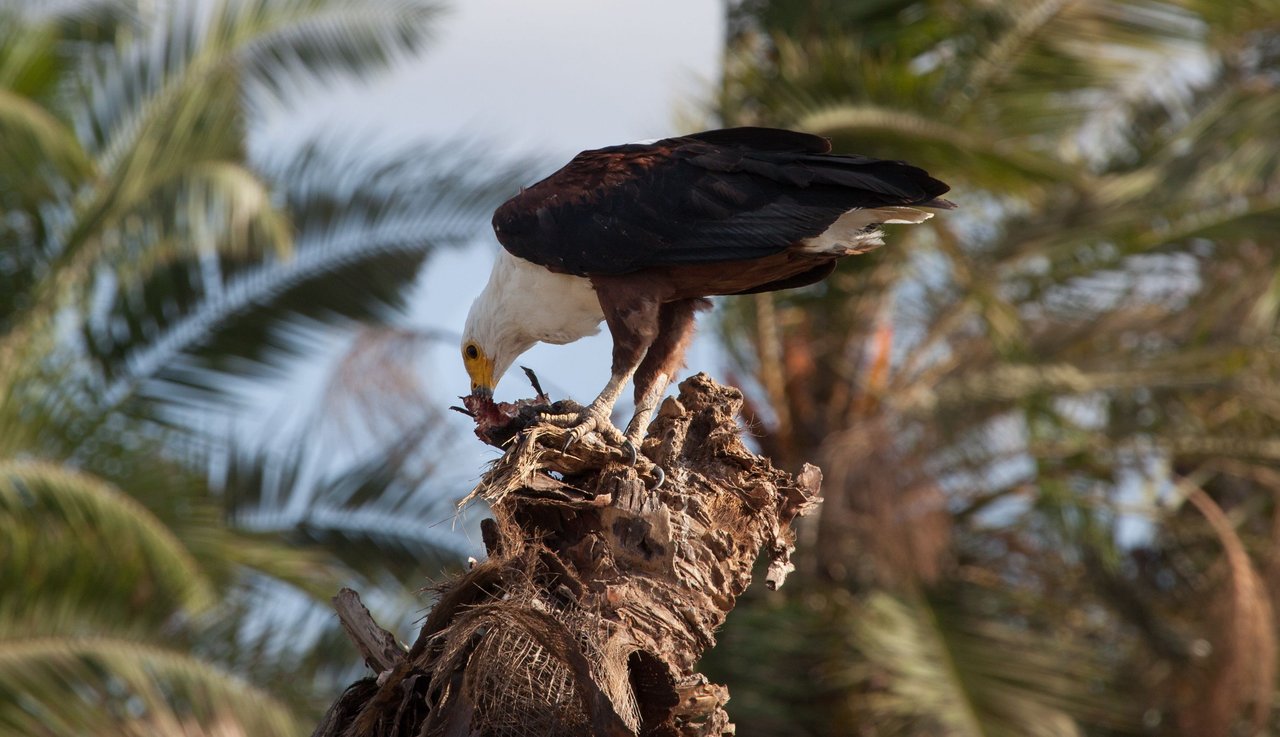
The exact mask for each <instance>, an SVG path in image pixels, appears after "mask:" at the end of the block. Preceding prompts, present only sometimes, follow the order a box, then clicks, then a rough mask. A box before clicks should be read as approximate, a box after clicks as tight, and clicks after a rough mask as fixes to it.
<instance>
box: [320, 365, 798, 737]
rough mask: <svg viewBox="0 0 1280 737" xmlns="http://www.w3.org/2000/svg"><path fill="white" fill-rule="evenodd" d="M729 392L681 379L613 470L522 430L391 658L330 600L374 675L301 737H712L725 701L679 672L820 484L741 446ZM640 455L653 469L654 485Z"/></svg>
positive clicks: (778, 573) (588, 452)
mask: <svg viewBox="0 0 1280 737" xmlns="http://www.w3.org/2000/svg"><path fill="white" fill-rule="evenodd" d="M741 405H742V395H741V394H740V393H739V392H738V391H737V390H735V389H731V388H726V387H722V386H720V385H718V384H716V383H715V382H713V381H711V380H710V379H709V378H707V377H706V376H705V375H702V374H699V375H697V376H694V377H692V378H690V379H688V380H687V381H685V382H684V383H683V384H681V386H680V394H679V397H678V398H673V399H668V400H667V401H666V403H665V404H663V406H662V408H661V410H660V411H659V413H658V416H657V418H656V419H655V420H654V422H653V423H652V425H651V426H650V428H649V435H648V438H647V439H646V441H645V443H644V448H643V455H642V457H641V459H640V460H639V462H638V463H637V464H636V465H635V466H634V467H633V466H628V465H625V464H624V463H622V462H621V460H620V459H619V457H618V456H619V454H618V452H617V451H616V450H615V449H612V448H608V447H605V446H603V445H601V444H599V443H596V442H594V441H592V440H590V439H588V441H584V442H583V443H580V444H579V445H576V446H574V447H573V448H570V450H569V452H568V453H562V452H561V451H560V450H559V448H560V445H561V443H562V442H563V441H562V435H563V431H561V430H558V429H556V428H551V427H547V426H543V425H535V426H533V427H532V428H530V429H528V430H526V431H523V432H521V433H520V434H518V435H517V436H516V437H515V439H514V440H513V441H512V444H511V447H510V448H509V450H508V451H507V453H506V454H505V455H504V456H503V457H502V458H501V459H500V460H499V461H497V462H496V463H495V465H494V466H493V468H492V469H491V470H490V471H489V472H488V473H487V474H486V475H485V477H484V479H483V480H482V481H481V483H480V485H479V487H477V489H476V491H475V492H474V494H475V495H478V496H480V497H482V498H484V499H485V500H486V501H488V502H489V504H490V507H491V509H492V512H493V518H492V519H486V520H485V521H484V523H483V524H482V530H483V533H484V541H485V545H486V547H487V548H488V559H487V560H485V561H483V562H481V563H479V564H477V565H475V566H474V567H473V568H472V569H471V570H469V571H468V572H466V573H465V574H463V575H461V576H459V577H458V578H456V579H454V580H453V581H451V582H449V583H448V584H446V585H445V586H443V587H441V588H440V590H439V598H438V600H437V602H436V604H435V607H434V608H433V609H432V611H431V613H430V615H428V617H427V620H426V623H425V624H424V625H423V628H422V630H421V633H420V634H419V636H418V638H417V641H416V642H415V643H414V645H413V647H412V648H410V649H409V650H408V651H405V650H404V649H402V648H400V647H398V646H396V645H395V644H394V639H393V638H391V636H390V635H389V634H387V633H386V632H384V631H383V630H381V628H379V627H378V626H377V625H376V624H375V623H374V622H373V620H372V619H371V618H370V617H369V613H368V611H367V610H366V609H364V607H363V606H362V605H360V603H359V599H358V597H356V596H355V594H354V593H353V592H349V591H344V592H343V593H342V594H340V595H339V596H338V597H337V598H336V599H335V604H336V606H337V608H338V611H339V616H340V617H341V619H342V621H343V624H344V626H345V627H346V629H347V632H348V633H349V634H350V635H351V638H352V641H353V642H355V643H356V645H357V646H358V647H359V648H360V651H361V652H362V653H363V655H364V657H365V662H366V663H367V664H368V665H369V667H370V668H372V669H373V670H374V671H375V672H376V673H377V674H378V675H377V676H376V677H375V678H368V679H364V680H361V681H359V682H357V683H355V684H353V685H352V686H351V687H350V688H348V689H347V691H346V692H345V693H343V695H342V696H341V697H340V698H339V699H338V700H337V702H335V703H334V705H333V706H332V707H331V708H330V710H329V712H328V713H327V714H326V715H325V719H324V721H323V722H322V723H321V724H320V726H319V727H317V729H316V731H315V733H314V734H315V735H317V736H320V737H339V736H351V737H355V736H357V735H358V736H361V737H365V736H367V737H374V736H377V737H384V736H385V737H390V736H392V735H396V736H403V737H415V736H422V737H435V736H446V735H447V736H450V737H452V736H455V735H457V736H459V737H461V736H471V735H483V736H485V737H488V736H489V735H494V736H497V735H504V736H505V735H522V736H523V735H558V736H563V735H609V736H618V737H622V736H629V735H670V736H676V735H679V736H681V737H693V736H694V735H725V734H732V733H733V725H732V724H730V722H729V719H728V716H727V714H726V713H725V711H724V709H723V706H724V704H725V702H726V701H728V692H727V690H726V689H725V688H724V687H723V686H719V685H716V684H713V683H709V682H708V681H707V680H706V679H705V678H704V677H702V676H701V675H699V674H698V673H696V672H695V670H694V668H695V665H696V664H697V661H698V659H699V658H700V657H701V655H702V653H703V652H704V651H705V650H706V649H707V648H709V647H711V646H712V645H713V644H714V643H715V636H714V635H715V631H716V629H717V628H718V627H719V626H720V625H721V624H722V623H723V622H724V619H725V616H726V615H727V614H728V613H729V611H730V610H731V609H732V608H733V606H734V602H735V599H736V597H737V596H738V595H739V594H741V593H742V591H743V590H744V589H746V587H747V585H748V584H749V583H750V582H751V572H752V567H753V565H754V563H755V561H756V559H757V558H758V556H759V554H760V552H761V550H764V552H765V553H766V554H767V556H768V560H769V564H768V573H767V575H766V584H767V585H769V586H770V587H771V588H776V587H777V586H779V585H781V584H782V581H783V579H784V578H785V577H786V574H787V573H788V572H789V571H790V570H791V563H790V554H791V551H792V543H793V534H792V531H791V522H792V521H793V520H794V519H795V518H796V517H797V516H799V515H801V514H804V513H805V512H806V511H808V510H810V509H811V508H813V507H814V506H815V505H816V504H817V502H818V489H819V484H820V482H821V474H820V472H819V471H818V469H817V468H816V467H813V466H806V467H805V469H804V470H803V471H802V472H801V473H800V474H799V476H796V477H793V476H791V475H790V474H787V473H784V472H782V471H779V470H777V469H775V468H773V467H772V465H771V464H770V463H769V461H768V459H766V458H762V457H759V456H756V455H754V454H752V453H751V452H749V451H748V450H747V449H746V447H745V446H744V445H743V444H742V442H741V440H740V439H739V433H738V426H737V422H736V418H737V413H738V411H739V409H740V408H741ZM654 464H657V465H659V466H661V467H662V468H663V469H665V471H666V480H665V482H664V483H663V485H662V486H661V487H660V488H658V489H650V488H647V485H652V483H653V482H654V480H655V478H656V474H655V472H654Z"/></svg>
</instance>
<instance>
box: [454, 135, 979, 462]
mask: <svg viewBox="0 0 1280 737" xmlns="http://www.w3.org/2000/svg"><path fill="white" fill-rule="evenodd" d="M948 189H949V187H948V186H947V185H946V184H943V183H942V182H940V181H938V180H937V179H934V178H933V177H931V176H929V174H928V173H926V172H925V171H924V170H922V169H919V168H917V167H914V166H911V165H909V164H907V163H904V162H901V161H887V160H881V159H875V158H870V157H866V156H858V155H853V154H833V153H831V142H830V141H829V140H828V139H826V138H823V137H820V136H816V135H811V134H807V133H799V132H795V131H789V130H781V129H774V128H757V127H744V128H727V129H722V130H712V131H705V132H702V133H694V134H691V135H685V136H679V137H675V138H667V139H663V140H658V141H651V142H643V143H632V144H626V145H621V146H610V147H607V148H601V149H597V150H591V151H584V152H582V153H580V154H578V155H577V156H576V157H574V158H573V160H572V161H570V162H569V163H568V164H566V165H565V166H564V167H563V168H561V169H560V170H559V171H557V172H555V173H554V174H552V175H551V176H549V177H547V178H546V179H543V180H542V181H540V182H538V183H536V184H534V185H532V186H530V187H527V188H523V189H522V190H521V191H520V193H519V194H517V195H516V196H514V197H512V198H511V199H509V200H507V201H506V202H505V203H504V204H503V205H501V206H500V207H499V208H498V209H497V211H496V212H495V213H494V216H493V231H494V234H495V235H496V236H497V238H498V241H499V242H500V243H501V244H502V246H503V248H502V249H501V250H500V251H499V253H498V257H497V260H496V261H495V263H494V265H493V271H492V273H491V274H490V276H489V281H488V283H487V284H486V285H485V287H484V289H483V290H482V292H481V293H480V296H479V297H477V298H476V300H475V302H474V303H473V304H472V306H471V311H470V313H469V314H468V315H467V321H466V326H465V328H464V331H463V338H462V361H463V364H464V366H465V367H466V370H467V373H468V375H469V376H470V378H471V391H472V396H479V397H485V398H487V397H491V396H492V392H493V389H494V387H495V385H496V384H497V383H498V380H499V379H500V378H501V377H502V375H503V374H504V373H505V372H506V371H507V369H508V368H510V367H511V365H512V363H513V362H514V361H515V359H516V357H517V356H519V355H520V354H522V353H524V352H525V351H526V350H528V349H529V348H531V347H532V346H533V345H534V344H536V343H539V342H541V343H553V344H565V343H571V342H573V341H575V340H578V339H580V338H583V337H586V336H588V335H594V334H595V333H597V332H598V331H599V326H600V323H601V322H604V323H605V324H606V325H607V326H608V328H609V333H610V334H611V335H612V337H613V363H612V374H611V376H610V377H609V381H608V383H607V384H605V386H604V389H603V390H602V391H601V392H600V394H599V395H598V396H597V397H596V398H595V400H594V401H592V402H591V403H590V404H589V405H587V406H586V407H584V408H583V409H582V410H581V411H580V412H576V413H571V414H559V415H556V414H549V415H544V416H542V418H541V419H542V420H543V421H546V422H550V423H552V424H555V425H558V426H560V427H564V428H568V429H569V432H568V433H567V440H566V443H565V447H566V448H568V447H569V446H570V445H571V444H573V443H574V442H576V441H578V440H580V439H581V438H582V437H583V436H585V435H586V434H587V433H589V432H592V431H594V432H597V433H599V434H600V435H601V436H602V437H603V438H605V439H606V440H608V441H610V442H612V443H614V444H616V445H619V446H629V450H630V451H631V453H632V454H633V457H634V452H635V448H636V447H638V446H639V443H640V441H641V440H642V436H643V434H644V431H645V428H646V427H647V424H648V421H649V417H650V415H651V414H652V413H653V410H654V408H655V407H656V406H657V404H658V402H659V400H660V399H661V398H662V395H663V393H664V392H665V391H666V388H667V384H668V383H669V382H670V381H671V379H672V376H673V375H674V374H675V372H676V371H677V370H679V369H680V368H682V367H683V365H684V354H685V349H686V348H687V347H688V345H689V342H690V339H691V338H692V336H693V331H694V325H695V316H696V313H697V312H698V311H699V310H701V309H704V308H706V307H707V306H709V304H710V303H709V302H708V300H707V298H708V297H713V296H721V295H737V294H754V293H758V292H771V291H775V290H780V289H791V288H794V287H802V286H806V285H809V284H813V283H815V282H818V281H820V280H822V279H824V278H825V277H827V276H828V275H829V274H831V272H832V271H833V270H834V269H835V268H836V263H837V262H838V261H839V260H840V259H841V258H843V257H845V256H850V255H853V254H858V253H864V252H866V251H868V250H871V249H873V248H875V247H877V246H880V245H882V244H883V234H882V232H881V230H880V226H881V225H883V224H888V223H904V224H912V223H922V222H924V221H925V220H928V219H929V218H930V217H932V215H933V213H932V212H929V211H927V210H923V209H919V208H932V209H950V208H953V207H955V205H953V204H952V203H951V202H948V201H947V200H944V199H941V196H942V195H943V194H945V193H946V192H947V191H948ZM628 381H633V382H634V384H635V412H634V414H633V415H632V417H631V421H630V422H629V423H628V424H627V427H626V429H625V431H620V430H619V429H618V428H616V427H615V426H614V425H613V422H612V419H611V415H612V412H613V407H614V404H615V403H616V402H617V401H618V398H619V396H621V394H622V392H623V391H624V389H625V387H626V385H627V382H628Z"/></svg>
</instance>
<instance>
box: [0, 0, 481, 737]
mask: <svg viewBox="0 0 1280 737" xmlns="http://www.w3.org/2000/svg"><path fill="white" fill-rule="evenodd" d="M435 17H436V9H435V8H434V7H433V6H431V5H428V4H424V3H421V2H415V1H412V0H380V1H379V2H374V3H369V2H363V1H357V0H234V1H228V2H215V3H207V2H203V3H197V2H180V3H173V4H155V3H143V2H137V3H128V2H106V1H104V2H100V3H74V4H69V5H66V6H62V7H58V8H53V9H50V8H49V7H48V5H47V4H42V3H38V2H36V3H29V4H26V5H16V6H15V5H13V4H11V5H8V6H6V7H5V8H4V9H3V10H0V527H2V528H3V529H4V530H5V533H4V535H3V536H0V594H2V595H0V731H4V732H6V733H17V734H30V735H63V734H113V735H114V734H156V733H164V734H176V733H182V734H193V735H194V734H255V735H258V734H262V735H267V734H300V733H303V732H304V731H305V730H306V729H307V728H308V726H307V725H308V723H309V722H310V717H311V716H314V710H315V709H316V708H318V707H321V706H323V704H325V703H327V701H328V700H329V699H330V697H331V694H329V693H328V692H327V691H326V689H329V688H332V687H333V686H334V685H335V684H338V683H342V682H345V681H347V680H350V678H349V673H348V672H347V670H346V669H347V667H348V666H347V664H348V663H351V662H354V660H355V659H354V657H353V655H352V651H350V650H348V649H345V648H344V647H343V646H342V645H340V636H339V635H338V633H337V632H336V631H335V630H336V627H335V626H334V624H333V623H332V621H331V618H330V617H329V614H328V609H327V599H328V597H329V596H330V595H332V594H333V593H334V591H335V590H336V588H337V586H338V585H339V583H340V582H352V581H366V582H368V586H369V587H372V586H374V585H375V584H376V583H377V582H379V581H382V582H385V581H387V580H394V581H396V582H397V585H396V586H395V587H394V588H392V589H387V593H385V594H383V595H382V596H381V597H380V598H381V603H382V606H383V608H385V609H387V610H388V611H389V612H392V613H394V614H388V615H386V616H388V617H390V618H391V619H392V620H394V619H395V618H396V617H399V618H400V619H401V621H402V622H403V621H407V619H408V618H409V617H411V616H413V613H414V610H415V609H416V608H418V607H420V606H421V604H420V603H419V602H417V601H416V600H414V599H413V597H412V595H406V594H403V593H397V592H401V591H403V589H404V585H403V582H404V581H415V582H416V581H420V580H421V577H422V575H423V572H424V570H426V571H429V570H431V566H432V563H431V561H432V560H437V561H438V560H440V559H441V557H442V556H444V557H451V554H449V553H448V552H446V551H444V550H443V549H442V548H441V545H440V542H441V541H440V540H439V539H438V537H437V536H435V535H434V532H433V531H432V530H430V529H427V526H426V525H425V524H421V525H413V524H411V522H412V521H413V520H414V519H424V518H427V515H428V514H429V511H428V510H429V509H430V504H428V503H426V502H421V501H419V500H420V499H421V497H420V496H419V495H416V494H415V493H414V492H415V491H418V490H420V489H421V488H422V486H423V484H424V483H425V481H424V478H425V477H424V476H423V475H422V474H423V473H424V472H423V470H422V468H421V467H420V464H419V465H417V466H415V465H413V464H408V463H406V462H405V461H406V459H408V458H413V457H418V456H420V455H421V453H422V452H424V451H423V448H427V449H429V448H430V445H429V444H430V443H431V442H436V441H437V438H436V431H435V426H433V425H430V424H427V425H421V426H420V427H418V428H417V429H416V432H415V433H414V434H412V436H411V440H412V444H411V443H407V442H406V443H400V444H398V445H394V446H387V447H384V448H381V449H378V450H377V451H376V452H374V454H373V456H372V457H370V458H369V459H368V460H367V462H366V465H365V466H363V467H359V468H355V469H351V470H349V471H348V472H346V473H343V474H338V475H336V476H332V475H331V476H330V477H325V476H317V475H316V474H314V473H313V474H310V475H308V474H307V473H305V472H304V470H305V469H304V461H303V460H300V459H301V458H303V453H302V451H298V452H297V453H294V454H290V453H288V452H282V451H269V452H266V453H259V452H257V451H251V450H247V449H243V448H236V447H235V446H234V445H233V446H232V447H231V449H230V450H220V448H224V447H225V445H224V444H225V442H226V439H225V438H221V437H210V436H208V435H207V434H206V433H204V432H203V431H202V430H201V428H199V427H198V425H199V423H198V422H193V421H192V417H193V416H194V415H193V408H194V410H198V411H205V410H207V409H208V408H209V407H210V406H213V405H218V404H225V403H227V402H229V401H232V400H233V399H234V397H235V395H234V393H232V392H229V391H228V386H229V382H228V379H230V378H235V377H254V376H259V375H262V374H264V373H270V372H272V371H278V370H279V366H280V364H281V356H282V355H287V354H289V352H290V351H291V350H292V351H296V350H297V349H298V346H297V344H296V341H293V340H292V339H293V338H294V337H296V335H298V333H299V326H308V325H336V326H349V325H351V324H353V321H356V320H365V321H368V320H372V321H374V322H375V323H382V324H383V327H381V328H376V329H377V330H381V331H383V332H394V331H395V330H396V328H395V327H394V325H393V322H394V320H395V315H396V308H397V306H398V305H399V304H400V301H401V299H402V298H403V295H404V293H405V289H406V287H407V286H408V285H409V284H410V283H411V281H412V279H413V276H414V273H415V271H416V269H417V267H418V266H419V265H420V264H421V263H422V262H423V261H424V259H425V258H426V257H427V256H428V255H429V254H430V253H431V252H432V251H433V250H434V249H437V248H441V247H447V246H450V245H456V244H460V243H463V242H465V240H467V239H468V238H470V237H471V235H472V234H473V233H474V232H475V229H476V227H477V226H478V224H479V223H480V222H482V220H481V218H483V217H484V216H485V215H486V214H487V212H488V211H490V210H491V209H492V206H493V204H494V202H495V196H496V193H497V192H500V191H501V190H502V188H503V187H502V185H503V184H504V183H505V176H506V175H505V174H504V172H503V171H502V170H500V169H492V172H493V173H492V174H487V175H485V176H483V177H477V176H474V175H472V174H470V173H469V172H470V167H468V166H467V165H466V163H467V162H465V161H464V160H462V159H461V158H460V157H459V156H458V155H457V154H456V150H457V149H456V147H454V148H453V149H452V150H453V151H454V152H455V153H450V151H451V149H447V148H445V147H440V148H438V149H436V148H431V147H425V146H418V147H413V148H406V149H403V150H395V151H390V152H386V153H383V154H381V155H374V154H372V153H371V152H357V151H352V150H350V149H347V150H343V147H341V146H336V145H334V142H332V141H316V142H313V143H311V144H309V145H304V146H300V147H299V149H298V150H297V151H296V152H293V153H290V154H287V155H279V156H276V157H275V158H270V157H268V159H267V160H265V161H256V162H251V161H250V160H249V158H248V155H247V153H246V143H245V137H246V131H247V130H248V128H249V127H250V126H251V124H252V121H253V119H254V116H255V114H256V112H255V111H257V110H261V109H264V108H266V107H269V106H277V105H280V104H288V103H291V102H294V101H295V98H294V96H293V94H292V91H294V90H297V89H304V90H305V89H307V88H308V85H310V86H311V88H312V89H314V87H315V83H316V82H317V81H324V80H327V79H329V78H331V77H333V76H335V75H345V76H353V75H354V76H356V77H364V76H367V75H370V74H374V73H376V72H377V71H378V70H380V69H382V68H385V67H386V66H387V64H388V63H390V62H392V61H394V60H395V59H398V58H401V57H402V56H404V55H406V54H410V53H414V52H417V51H419V50H420V49H421V48H423V46H424V44H425V43H426V41H427V40H428V38H429V35H430V31H431V28H432V25H433V23H432V21H433V19H434V18H435ZM424 444H425V445H424ZM211 463H212V464H214V465H216V466H217V467H218V468H219V469H220V474H218V478H219V481H218V482H217V483H211V482H210V480H209V476H208V468H209V465H210V464H211ZM399 469H405V470H406V472H405V473H400V472H398V470H399ZM304 494H305V495H307V496H306V499H305V500H304V501H311V500H313V499H315V500H319V502H320V503H319V504H317V505H308V504H297V503H295V504H293V506H292V507H289V506H288V503H289V501H290V500H291V499H293V500H297V499H301V498H302V497H301V496H300V495H304ZM433 498H438V497H433ZM300 508H301V509H302V511H298V510H299V509H300ZM326 512H327V513H326ZM341 512H361V513H362V514H363V515H364V516H363V517H362V516H360V515H359V514H356V515H350V514H348V515H346V516H343V515H342V514H339V513H341ZM393 515H394V516H396V517H397V518H398V519H399V521H400V524H399V525H398V526H396V527H391V528H387V527H384V526H381V525H380V524H375V523H377V522H379V521H384V520H386V519H388V518H390V517H391V516H393ZM429 519H431V520H432V521H434V520H435V519H437V517H436V516H431V517H429ZM433 555H434V556H435V557H434V558H432V557H431V556H433ZM299 674H306V675H304V676H301V677H300V676H299Z"/></svg>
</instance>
